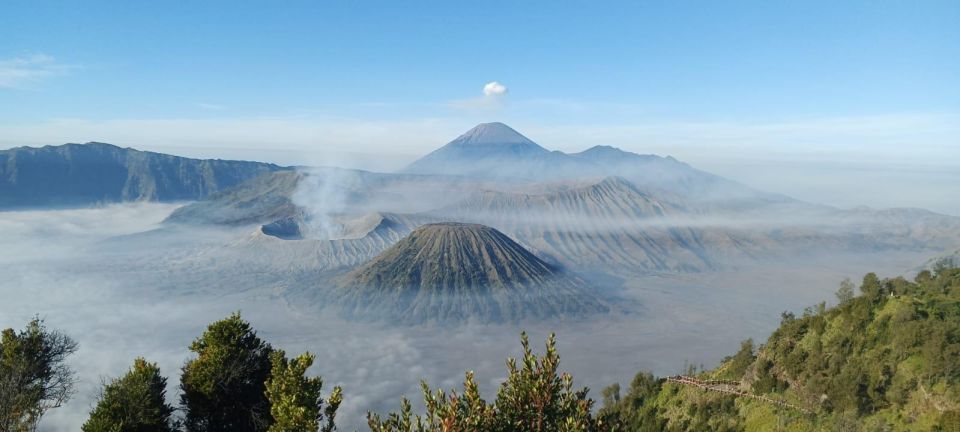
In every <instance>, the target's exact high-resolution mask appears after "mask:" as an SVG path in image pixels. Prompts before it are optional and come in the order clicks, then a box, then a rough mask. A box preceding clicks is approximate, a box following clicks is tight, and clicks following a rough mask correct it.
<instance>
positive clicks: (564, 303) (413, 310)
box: [337, 223, 607, 322]
mask: <svg viewBox="0 0 960 432" xmlns="http://www.w3.org/2000/svg"><path fill="white" fill-rule="evenodd" d="M337 300H338V301H339V302H340V303H342V304H344V305H345V306H347V308H348V312H349V313H350V314H353V315H359V316H368V317H382V318H387V319H395V320H399V321H402V322H426V321H465V320H471V319H477V320H481V321H491V320H517V319H520V318H524V317H558V316H569V315H581V314H584V313H592V312H603V311H606V310H607V307H606V306H604V305H603V304H602V302H600V301H599V300H597V299H596V298H595V297H594V296H593V295H592V294H589V290H588V289H587V288H586V286H585V285H584V284H583V282H582V281H580V280H579V279H577V278H574V277H571V276H569V275H566V274H564V272H562V271H561V270H559V269H557V268H555V267H554V266H551V265H550V264H548V263H546V262H544V261H543V260H541V259H539V258H537V257H536V256H535V255H533V254H532V253H530V252H529V251H527V250H526V249H524V248H523V247H522V246H520V245H519V244H517V243H516V242H515V241H513V240H511V239H510V238H509V237H507V236H506V235H504V234H503V233H501V232H500V231H497V230H495V229H493V228H490V227H487V226H483V225H475V224H462V223H439V224H429V225H424V226H421V227H419V228H417V229H416V230H414V231H413V232H412V233H410V235H408V236H407V237H405V238H404V239H402V240H400V241H399V242H398V243H397V244H395V245H394V246H392V247H390V248H389V249H387V250H386V251H384V252H383V253H381V254H380V255H378V256H377V257H376V258H374V259H373V260H371V261H370V262H368V263H367V264H365V265H363V266H361V267H360V268H358V269H357V270H355V271H353V272H351V273H350V274H349V275H347V276H346V277H345V278H344V280H343V281H342V282H341V284H340V286H339V289H338V290H337Z"/></svg>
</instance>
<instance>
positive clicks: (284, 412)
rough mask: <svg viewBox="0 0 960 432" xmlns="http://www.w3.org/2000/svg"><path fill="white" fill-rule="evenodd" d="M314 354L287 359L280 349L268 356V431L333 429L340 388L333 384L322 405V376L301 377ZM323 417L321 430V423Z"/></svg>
mask: <svg viewBox="0 0 960 432" xmlns="http://www.w3.org/2000/svg"><path fill="white" fill-rule="evenodd" d="M315 358H316V357H315V356H314V355H313V354H310V353H304V354H301V355H300V356H299V357H297V358H295V359H292V360H287V358H286V356H285V355H284V352H283V351H274V352H273V353H272V354H271V355H270V362H271V365H272V369H271V372H270V378H269V379H268V380H267V384H266V387H267V399H269V401H270V415H271V416H272V417H273V425H272V426H270V432H316V431H318V430H322V431H323V432H333V431H334V430H336V426H335V425H334V417H335V416H336V413H337V408H339V407H340V402H341V401H342V397H341V389H340V387H334V389H333V393H331V394H330V401H329V403H328V404H327V407H326V408H324V407H323V402H324V401H323V398H322V397H321V395H320V391H321V390H322V389H323V379H322V378H320V377H313V378H310V377H307V376H305V374H306V372H307V369H309V368H310V366H311V365H313V360H314V359H315ZM324 417H326V423H324V425H323V429H321V428H320V424H321V422H323V420H324Z"/></svg>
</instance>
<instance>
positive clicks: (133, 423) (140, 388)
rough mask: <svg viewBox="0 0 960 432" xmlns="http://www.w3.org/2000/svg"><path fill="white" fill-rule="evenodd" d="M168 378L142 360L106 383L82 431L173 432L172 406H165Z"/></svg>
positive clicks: (137, 360)
mask: <svg viewBox="0 0 960 432" xmlns="http://www.w3.org/2000/svg"><path fill="white" fill-rule="evenodd" d="M166 387H167V379H166V378H164V377H163V376H161V375H160V368H159V367H157V365H156V363H148V362H147V361H146V360H144V359H143V358H138V359H136V360H134V362H133V366H132V367H131V368H130V370H129V371H128V372H127V374H126V375H124V376H123V377H121V378H117V379H114V380H113V381H111V382H109V383H106V384H104V386H103V390H102V391H101V393H100V398H99V400H98V401H97V405H96V407H95V408H94V409H93V411H91V412H90V418H89V419H88V420H87V422H86V423H84V424H83V427H82V428H81V430H82V431H83V432H173V431H174V428H173V427H171V418H170V416H171V414H173V407H171V406H170V405H168V404H167V403H166V395H167V390H166Z"/></svg>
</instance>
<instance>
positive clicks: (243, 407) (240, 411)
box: [180, 313, 273, 432]
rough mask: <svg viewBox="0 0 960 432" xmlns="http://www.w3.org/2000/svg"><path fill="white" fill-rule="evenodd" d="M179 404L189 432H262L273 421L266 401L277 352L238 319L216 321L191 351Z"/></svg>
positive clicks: (192, 346)
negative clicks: (269, 379) (271, 359)
mask: <svg viewBox="0 0 960 432" xmlns="http://www.w3.org/2000/svg"><path fill="white" fill-rule="evenodd" d="M190 350H191V351H193V352H194V353H196V355H197V357H196V358H195V359H193V360H190V361H188V362H187V363H186V364H185V365H184V366H183V374H182V376H181V382H180V389H181V390H182V392H183V393H182V394H181V396H180V401H181V405H182V409H183V411H184V427H185V428H186V430H187V431H188V432H220V431H222V432H262V431H267V430H268V429H269V428H270V426H271V424H272V423H273V419H272V417H271V416H270V401H269V400H268V399H267V394H266V385H265V384H266V382H267V379H268V378H269V377H270V369H271V361H270V355H271V353H272V352H273V349H272V348H271V347H270V345H269V344H268V343H266V342H264V341H262V340H260V338H258V337H257V334H256V332H255V331H254V330H253V329H252V328H251V326H250V324H249V323H247V322H246V321H244V320H243V319H242V318H241V317H240V314H239V313H235V314H233V315H231V316H230V317H228V318H226V319H223V320H220V321H217V322H215V323H213V324H210V326H209V327H208V328H207V330H206V331H205V332H204V333H203V335H202V336H200V337H199V338H197V339H196V340H195V341H193V343H192V344H191V345H190Z"/></svg>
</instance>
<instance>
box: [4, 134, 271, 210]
mask: <svg viewBox="0 0 960 432" xmlns="http://www.w3.org/2000/svg"><path fill="white" fill-rule="evenodd" d="M282 169H284V168H282V167H279V166H277V165H273V164H267V163H260V162H245V161H227V160H213V159H205V160H201V159H189V158H184V157H178V156H171V155H166V154H161V153H153V152H145V151H139V150H134V149H130V148H120V147H117V146H114V145H110V144H104V143H97V142H91V143H87V144H65V145H61V146H45V147H41V148H33V147H18V148H13V149H10V150H3V151H0V209H4V208H31V207H45V206H51V207H71V206H90V205H98V204H109V203H117V202H125V201H194V200H199V199H203V198H206V197H208V196H210V195H211V194H213V193H216V192H218V191H221V190H223V189H227V188H230V187H233V186H236V185H238V184H240V183H242V182H244V181H246V180H249V179H252V178H254V177H257V176H259V175H262V174H265V173H269V172H274V171H279V170H282Z"/></svg>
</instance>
